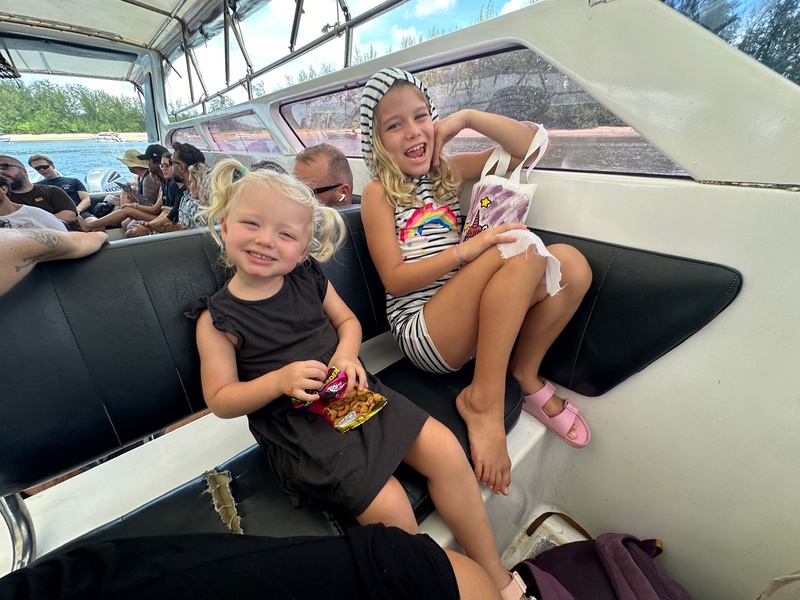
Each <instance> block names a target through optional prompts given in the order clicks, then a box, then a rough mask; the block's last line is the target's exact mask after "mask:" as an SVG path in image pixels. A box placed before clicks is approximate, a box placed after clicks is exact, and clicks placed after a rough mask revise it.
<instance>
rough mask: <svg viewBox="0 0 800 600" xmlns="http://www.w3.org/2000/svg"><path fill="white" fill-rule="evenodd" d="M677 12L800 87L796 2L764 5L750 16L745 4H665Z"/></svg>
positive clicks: (704, 0)
mask: <svg viewBox="0 0 800 600" xmlns="http://www.w3.org/2000/svg"><path fill="white" fill-rule="evenodd" d="M664 2H665V4H667V5H668V6H671V7H672V8H674V9H675V10H677V11H678V12H680V13H682V14H684V15H686V16H687V17H689V18H690V19H692V20H693V21H695V22H696V23H699V24H700V25H702V26H703V27H705V28H706V29H708V30H709V31H711V32H712V33H714V34H715V35H718V36H719V37H720V38H722V39H723V40H725V41H726V42H728V43H729V44H731V45H732V46H735V47H737V48H739V50H741V51H742V52H744V53H746V54H748V55H750V56H752V57H753V58H755V59H756V60H757V61H759V62H760V63H762V64H764V65H766V66H768V67H769V68H770V69H772V70H773V71H775V72H776V73H778V74H780V75H782V76H783V77H786V78H787V79H788V80H789V81H793V82H794V83H798V84H800V6H798V4H797V0H772V1H770V2H763V3H761V4H760V6H759V7H758V8H757V9H756V10H754V11H753V12H752V13H751V14H750V15H749V16H747V17H746V16H745V15H746V14H747V13H744V12H742V10H741V8H742V6H743V3H742V0H714V1H713V2H712V1H709V0H664Z"/></svg>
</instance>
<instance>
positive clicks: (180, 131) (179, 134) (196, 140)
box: [167, 127, 209, 150]
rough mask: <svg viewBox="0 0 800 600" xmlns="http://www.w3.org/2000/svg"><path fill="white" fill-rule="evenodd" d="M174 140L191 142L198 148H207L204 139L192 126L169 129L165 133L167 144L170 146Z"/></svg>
mask: <svg viewBox="0 0 800 600" xmlns="http://www.w3.org/2000/svg"><path fill="white" fill-rule="evenodd" d="M175 142H180V143H181V144H191V145H192V146H194V147H195V148H198V149H199V150H209V147H208V145H207V144H206V142H205V140H203V138H202V137H200V134H199V133H197V130H196V129H195V128H194V127H179V128H177V129H171V130H170V132H169V133H168V134H167V145H169V146H170V147H171V146H173V145H174V144H175Z"/></svg>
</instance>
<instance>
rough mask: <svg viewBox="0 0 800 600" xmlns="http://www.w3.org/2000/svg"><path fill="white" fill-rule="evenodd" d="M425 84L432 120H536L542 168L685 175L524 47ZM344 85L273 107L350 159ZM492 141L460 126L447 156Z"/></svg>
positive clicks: (308, 141)
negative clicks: (479, 114)
mask: <svg viewBox="0 0 800 600" xmlns="http://www.w3.org/2000/svg"><path fill="white" fill-rule="evenodd" d="M416 74H417V76H418V77H419V78H420V79H422V80H423V81H424V82H425V83H426V85H427V86H428V88H429V90H430V92H431V95H432V97H433V99H434V101H435V102H436V106H437V108H438V111H439V115H440V117H445V116H447V115H449V114H452V113H453V112H455V111H457V110H461V109H464V108H475V109H479V110H484V111H488V112H493V113H497V114H502V115H506V116H509V117H512V118H514V119H518V120H523V121H534V122H536V123H543V124H544V126H545V127H547V129H548V130H549V131H550V134H551V141H552V148H551V150H550V152H549V153H548V154H547V156H545V157H544V159H543V160H542V161H541V162H540V163H539V165H540V166H541V167H543V168H551V169H570V170H580V171H595V172H610V173H631V174H653V175H676V176H687V174H686V172H685V171H684V170H683V169H681V167H679V166H678V165H677V164H676V163H674V162H673V161H672V160H671V159H669V158H667V157H666V156H664V155H663V154H662V153H661V152H660V151H659V150H658V149H656V148H655V147H654V146H652V145H651V144H650V143H649V142H647V140H645V139H644V138H643V137H642V136H641V135H640V134H639V133H638V132H637V131H636V130H634V129H633V128H632V127H629V126H628V125H627V124H626V123H624V122H622V121H621V120H620V119H618V118H617V117H616V116H615V115H614V114H612V113H611V112H610V111H608V110H607V109H606V108H605V107H603V106H602V105H600V104H599V103H598V102H596V101H595V100H594V99H593V98H592V97H591V96H589V94H587V93H586V92H584V91H583V89H581V88H580V87H579V86H578V85H577V84H576V83H574V82H573V81H571V80H570V79H569V78H568V77H567V76H566V75H563V74H562V73H561V72H559V71H558V70H557V69H556V68H555V67H553V66H552V65H551V64H550V63H549V62H547V61H546V60H544V59H542V58H541V57H539V56H538V55H537V54H536V53H534V52H533V51H531V50H528V49H517V50H510V51H507V52H503V53H499V54H493V55H489V56H482V57H479V58H475V59H471V60H468V61H464V62H460V63H456V64H452V65H447V66H443V67H437V68H435V69H430V70H427V71H421V72H418V73H416ZM360 93H361V89H360V88H359V89H350V90H345V91H342V92H336V93H333V94H327V95H325V96H320V97H316V98H310V99H306V100H302V101H299V102H293V103H290V104H286V105H284V106H282V107H281V114H282V115H283V117H284V119H285V120H286V121H287V123H288V124H289V126H290V127H291V128H292V129H293V130H294V131H295V133H296V134H297V136H298V138H299V139H300V141H301V142H302V143H303V145H305V146H312V145H314V144H318V143H321V142H327V143H329V144H333V145H335V146H337V147H339V148H340V149H341V150H342V151H343V152H344V153H345V154H347V155H348V156H351V157H360V156H361V146H360V133H359V131H360V130H359V113H358V111H359V96H360ZM492 144H493V142H492V141H491V140H489V139H488V138H486V137H484V136H481V135H479V134H477V133H476V132H474V131H471V130H467V131H462V132H461V133H459V135H458V136H456V137H455V138H454V139H453V140H452V141H451V142H450V143H449V144H448V146H447V149H448V150H449V151H450V152H451V153H456V152H464V151H480V150H483V149H485V148H488V147H489V146H491V145H492Z"/></svg>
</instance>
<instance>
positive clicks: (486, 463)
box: [456, 386, 511, 495]
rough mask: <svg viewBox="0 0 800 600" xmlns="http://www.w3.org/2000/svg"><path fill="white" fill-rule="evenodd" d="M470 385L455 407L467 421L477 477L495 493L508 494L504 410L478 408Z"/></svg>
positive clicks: (508, 464)
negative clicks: (472, 399) (473, 400)
mask: <svg viewBox="0 0 800 600" xmlns="http://www.w3.org/2000/svg"><path fill="white" fill-rule="evenodd" d="M470 393H471V386H468V387H466V388H464V390H462V392H461V393H460V394H459V395H458V397H457V398H456V408H457V409H458V413H459V414H460V415H461V418H462V419H464V422H465V423H466V424H467V431H468V433H469V448H470V455H471V457H472V464H473V465H475V477H476V478H477V479H478V480H480V481H481V482H482V483H484V484H486V486H488V487H489V488H490V489H491V490H492V492H494V493H495V494H504V495H508V486H509V485H511V459H510V458H509V456H508V450H507V448H506V430H505V427H503V410H502V406H501V407H500V410H499V411H498V410H496V409H491V410H488V411H487V410H482V409H481V410H478V409H476V407H475V405H474V403H473V402H471V401H470Z"/></svg>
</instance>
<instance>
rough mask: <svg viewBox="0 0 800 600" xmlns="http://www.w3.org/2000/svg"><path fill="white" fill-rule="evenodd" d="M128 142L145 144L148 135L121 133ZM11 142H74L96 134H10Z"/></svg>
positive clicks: (139, 132) (87, 138)
mask: <svg viewBox="0 0 800 600" xmlns="http://www.w3.org/2000/svg"><path fill="white" fill-rule="evenodd" d="M119 134H120V135H121V136H122V138H123V139H124V140H125V141H126V142H143V141H147V133H146V132H144V131H138V132H119ZM6 135H7V136H8V139H9V142H7V143H12V144H13V143H14V142H38V141H41V142H59V141H61V142H73V141H84V140H91V139H92V138H94V136H95V134H94V133H35V134H34V133H9V134H6Z"/></svg>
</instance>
